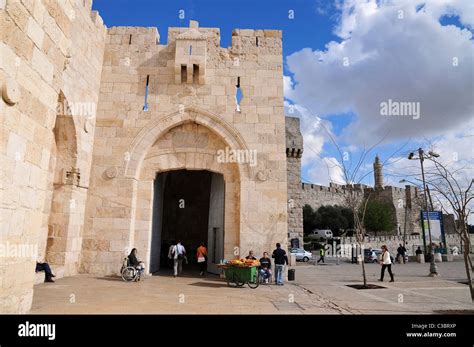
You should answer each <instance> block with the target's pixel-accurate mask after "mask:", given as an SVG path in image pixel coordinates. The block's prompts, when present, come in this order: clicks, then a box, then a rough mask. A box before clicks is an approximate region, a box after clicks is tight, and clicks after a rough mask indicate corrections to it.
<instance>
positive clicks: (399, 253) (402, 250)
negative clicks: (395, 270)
mask: <svg viewBox="0 0 474 347" xmlns="http://www.w3.org/2000/svg"><path fill="white" fill-rule="evenodd" d="M406 252H407V249H406V248H405V247H403V246H402V244H401V243H400V244H399V246H398V248H397V260H398V262H400V257H402V260H403V263H404V264H405V263H406V261H405V253H406Z"/></svg>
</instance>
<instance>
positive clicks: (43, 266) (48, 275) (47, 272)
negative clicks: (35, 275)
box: [35, 260, 56, 283]
mask: <svg viewBox="0 0 474 347" xmlns="http://www.w3.org/2000/svg"><path fill="white" fill-rule="evenodd" d="M40 271H44V281H45V282H52V283H54V280H53V277H56V275H54V274H53V272H52V271H51V267H50V266H49V264H48V263H46V262H42V261H41V260H40V261H36V269H35V272H40Z"/></svg>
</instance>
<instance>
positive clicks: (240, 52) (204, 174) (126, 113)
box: [0, 0, 416, 313]
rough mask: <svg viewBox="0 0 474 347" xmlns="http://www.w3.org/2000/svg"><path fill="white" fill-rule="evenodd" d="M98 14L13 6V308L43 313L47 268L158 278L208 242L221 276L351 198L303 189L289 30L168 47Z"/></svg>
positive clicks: (8, 247) (6, 264)
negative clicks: (43, 264) (290, 91)
mask: <svg viewBox="0 0 474 347" xmlns="http://www.w3.org/2000/svg"><path fill="white" fill-rule="evenodd" d="M91 6H92V4H91V0H64V1H56V0H42V1H40V0H38V1H25V0H6V1H0V25H1V27H0V35H1V36H0V51H1V55H0V57H1V60H0V81H1V94H2V96H1V100H0V110H1V112H0V129H1V135H0V163H1V169H0V173H1V180H0V184H1V185H0V204H1V205H0V211H1V214H0V231H1V233H0V258H1V259H0V260H1V261H0V311H1V312H9V313H14V312H16V313H19V312H27V311H28V310H29V308H30V306H31V301H32V295H33V285H34V283H35V281H36V277H35V273H34V271H33V269H34V266H35V260H36V259H38V258H39V259H45V260H46V261H48V262H49V263H50V264H51V265H52V267H53V269H54V271H55V273H56V275H57V276H58V277H63V276H72V275H75V274H77V273H93V274H98V275H110V274H116V273H117V272H118V270H119V269H120V266H121V262H122V259H123V257H124V256H125V255H126V254H127V253H129V252H130V250H131V249H132V248H134V247H135V248H137V249H138V251H139V258H141V259H143V260H145V262H146V263H147V266H148V270H149V271H150V272H154V271H157V270H159V269H160V268H161V267H162V266H163V261H164V259H166V255H167V254H166V252H167V249H168V248H167V247H168V246H169V244H170V243H171V242H172V241H173V240H178V239H181V240H182V241H183V243H184V244H185V246H186V247H187V248H188V250H189V252H190V253H194V250H195V248H196V247H197V246H198V244H199V242H205V243H207V245H208V249H209V259H210V261H209V265H208V270H209V271H210V272H216V270H217V269H216V264H217V263H218V262H220V261H221V260H222V259H230V258H234V257H236V256H243V255H245V254H246V253H247V252H248V251H249V250H251V249H252V250H254V251H255V253H256V254H261V253H262V252H263V251H264V250H268V251H270V250H272V249H273V248H274V244H275V243H276V242H280V243H281V244H282V246H283V247H284V248H286V247H287V245H288V243H289V240H293V241H294V240H298V241H299V244H300V245H302V243H303V215H302V206H304V204H305V203H309V204H311V205H312V206H313V207H318V206H320V205H322V204H334V203H340V202H341V201H343V196H344V194H345V193H344V189H345V188H344V187H342V186H337V185H331V186H330V187H322V186H316V185H307V184H302V182H301V155H302V153H303V139H302V136H301V133H300V129H299V120H298V119H296V118H289V117H286V118H285V115H284V103H283V70H282V64H283V60H282V33H281V32H280V31H278V30H247V29H236V30H234V31H233V33H232V45H231V46H230V47H228V48H223V47H221V46H220V32H219V29H217V28H201V27H199V25H198V23H197V22H195V21H191V22H190V26H189V27H187V28H169V29H168V35H167V44H166V45H164V44H160V35H159V33H158V30H157V29H156V28H144V27H112V28H109V29H107V28H106V27H105V26H104V24H103V22H102V19H101V17H100V16H99V14H98V13H97V12H95V11H91ZM359 188H360V189H361V192H362V191H364V189H365V188H364V187H359ZM367 189H373V190H374V191H377V196H379V197H385V199H387V200H390V201H392V202H393V203H394V204H396V203H398V202H399V199H402V200H403V201H405V202H407V201H410V199H411V198H412V197H413V196H414V195H415V194H416V192H415V191H414V190H413V189H412V188H407V189H406V190H404V189H401V188H395V187H383V186H382V185H379V186H376V187H375V188H367ZM367 189H365V191H368V190H367ZM394 206H395V205H394ZM402 206H403V203H402ZM405 206H406V205H405ZM410 209H411V207H410ZM400 211H403V209H401V210H400V209H399V210H397V219H399V220H401V219H400V218H401V217H400V216H401V215H400V213H402V212H400Z"/></svg>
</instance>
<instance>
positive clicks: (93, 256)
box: [82, 21, 288, 274]
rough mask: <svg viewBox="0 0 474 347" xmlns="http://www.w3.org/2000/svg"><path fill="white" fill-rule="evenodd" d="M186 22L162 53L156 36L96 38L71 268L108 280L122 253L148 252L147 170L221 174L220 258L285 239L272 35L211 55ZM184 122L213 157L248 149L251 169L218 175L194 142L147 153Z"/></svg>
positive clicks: (277, 53)
mask: <svg viewBox="0 0 474 347" xmlns="http://www.w3.org/2000/svg"><path fill="white" fill-rule="evenodd" d="M190 24H191V25H190V28H169V30H168V44H167V45H161V44H159V34H158V31H157V29H156V28H135V27H133V28H132V27H113V28H110V29H108V34H107V39H106V42H107V44H106V47H105V53H104V66H103V70H102V76H101V86H100V97H99V100H100V101H99V105H98V112H97V128H96V132H95V142H94V159H93V166H92V171H91V184H90V189H89V198H88V203H87V207H86V222H85V223H86V226H87V227H86V232H87V235H86V236H85V243H84V247H83V251H82V256H83V258H82V271H86V272H92V273H100V274H110V273H116V272H117V271H118V269H119V268H120V265H119V264H120V261H121V260H120V259H121V258H122V257H123V256H124V255H125V253H126V252H128V251H129V250H130V248H131V247H133V246H134V245H135V244H137V243H139V244H140V245H145V246H142V248H143V247H148V246H147V244H149V242H148V241H147V240H148V239H147V238H149V237H150V235H151V216H150V214H151V212H150V211H151V204H152V197H153V184H152V181H153V179H154V176H153V175H152V173H156V172H164V171H166V170H171V169H183V168H186V169H203V170H210V171H214V172H218V173H223V174H224V178H225V180H226V182H225V184H226V197H225V204H226V212H225V214H226V215H225V220H226V222H225V223H226V228H225V233H226V234H225V256H226V257H227V258H231V257H233V252H234V248H235V247H237V249H240V251H241V253H242V254H243V253H245V252H248V250H249V249H251V248H252V249H254V250H255V251H256V252H259V253H261V251H262V250H263V248H269V247H270V246H271V245H272V244H274V243H275V242H281V243H282V244H286V242H287V228H288V226H287V172H286V158H285V118H284V114H283V80H282V74H283V73H282V48H281V32H280V31H274V30H247V29H236V30H234V32H233V33H232V46H231V47H229V48H222V47H220V33H219V29H217V28H200V27H198V24H197V23H196V22H193V21H192V22H191V23H190ZM257 41H258V44H257ZM195 66H196V67H195ZM195 71H196V78H194V77H195V73H194V72H195ZM147 81H148V97H147V101H146V103H147V106H148V107H147V108H148V110H146V107H144V106H145V94H146V88H145V87H146V84H147ZM236 85H240V89H241V92H242V94H243V97H242V99H241V102H240V112H239V111H237V105H236ZM184 123H187V124H190V125H192V126H191V128H192V129H195V130H192V132H195V133H197V132H198V130H197V128H196V127H197V125H200V126H203V127H205V128H207V129H209V130H210V131H212V132H214V133H215V134H216V135H217V136H218V138H219V139H220V141H221V143H222V144H223V148H220V149H221V150H225V149H226V148H225V147H228V148H229V149H233V150H244V151H256V153H257V161H256V162H254V163H249V162H246V163H238V165H236V164H235V163H228V164H226V165H224V166H226V167H227V168H226V167H224V166H222V165H221V164H220V163H218V162H217V158H216V151H214V152H212V151H211V148H210V147H208V146H207V145H206V144H205V145H204V146H203V147H199V146H193V145H190V146H185V147H183V148H179V149H176V148H172V149H171V150H168V149H166V148H161V147H160V146H158V147H160V148H157V151H158V153H156V154H153V155H152V154H151V152H150V150H151V148H152V147H153V146H154V144H155V143H157V141H158V142H160V141H161V140H162V139H164V140H167V139H168V136H170V134H171V133H170V130H171V129H172V128H174V127H177V126H180V125H181V124H184ZM193 127H194V128H193ZM196 136H198V135H196ZM196 139H197V137H196ZM165 142H166V141H165ZM150 173H151V174H150ZM228 221H229V222H228ZM227 223H229V224H227ZM137 237H138V238H137Z"/></svg>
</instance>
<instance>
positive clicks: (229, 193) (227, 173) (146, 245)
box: [130, 120, 241, 271]
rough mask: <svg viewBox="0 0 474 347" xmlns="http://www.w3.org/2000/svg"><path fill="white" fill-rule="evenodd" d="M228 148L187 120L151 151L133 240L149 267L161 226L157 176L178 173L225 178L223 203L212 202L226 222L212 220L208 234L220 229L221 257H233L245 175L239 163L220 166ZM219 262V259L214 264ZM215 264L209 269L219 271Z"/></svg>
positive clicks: (140, 186) (143, 171)
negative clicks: (158, 225)
mask: <svg viewBox="0 0 474 347" xmlns="http://www.w3.org/2000/svg"><path fill="white" fill-rule="evenodd" d="M225 146H228V144H227V143H225V142H224V140H223V139H222V138H221V137H220V136H219V135H218V134H216V133H215V132H213V130H212V129H209V128H208V127H206V126H204V125H200V124H197V123H195V122H194V121H191V120H187V121H185V122H180V123H179V124H178V125H176V126H174V127H172V128H170V129H169V130H168V131H167V132H165V133H163V134H162V135H161V136H160V137H159V138H158V139H156V141H155V142H154V144H153V145H152V146H151V147H150V149H149V150H148V153H147V154H146V156H145V158H144V160H143V164H142V166H141V170H140V176H139V177H138V183H137V194H136V206H137V210H136V214H135V221H134V233H133V239H132V240H130V241H131V244H133V247H137V248H139V249H142V250H143V251H144V256H145V259H147V260H148V263H149V264H150V263H153V259H151V258H152V253H153V247H154V244H153V235H156V230H155V229H156V223H157V219H156V213H157V211H156V210H155V220H153V219H154V218H153V217H154V215H153V207H154V204H153V202H154V200H155V199H157V198H158V194H159V192H156V191H155V188H156V184H155V183H156V181H155V178H156V177H157V174H160V173H167V172H173V171H177V170H195V171H208V172H211V173H215V174H220V175H222V177H223V184H224V185H225V189H224V192H223V195H222V200H223V201H219V202H217V201H211V204H212V203H213V205H214V208H219V207H221V208H222V209H223V211H222V214H223V221H220V222H219V221H216V220H214V219H213V218H212V217H210V218H209V224H208V228H209V230H208V231H209V234H211V233H212V232H213V229H214V230H219V233H220V234H219V235H221V236H219V237H222V238H223V242H222V243H223V244H222V248H223V249H222V251H219V252H218V253H219V256H220V258H232V257H233V251H234V247H236V246H238V245H239V243H240V235H239V231H240V178H241V176H240V175H241V173H240V170H239V167H238V165H237V164H235V163H220V162H218V160H217V159H216V156H217V151H218V150H219V149H222V148H223V147H225ZM211 194H212V192H211ZM216 198H217V196H216ZM155 208H156V204H155ZM161 208H162V207H161ZM160 222H161V221H160ZM213 223H214V224H213ZM216 223H217V224H216ZM154 224H155V225H154ZM154 228H155V229H154ZM210 243H211V245H210V246H211V248H214V247H215V245H213V244H212V243H213V241H212V240H211V241H210ZM191 252H194V250H191ZM218 260H219V259H217V258H216V259H215V260H214V261H215V262H217V261H218ZM215 265H216V263H214V264H210V267H209V270H211V271H212V270H214V271H215V270H216V268H215ZM151 270H152V271H153V270H154V269H151Z"/></svg>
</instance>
